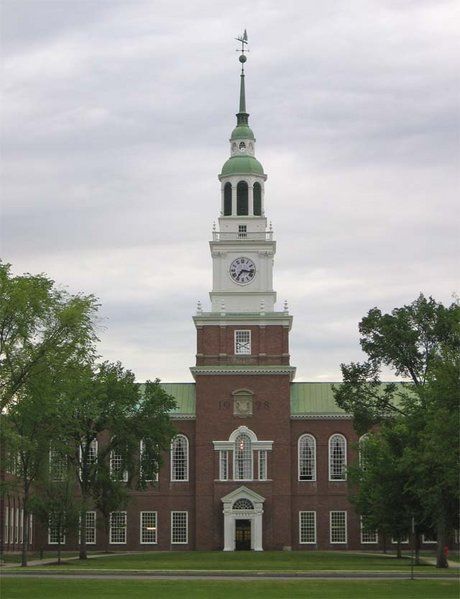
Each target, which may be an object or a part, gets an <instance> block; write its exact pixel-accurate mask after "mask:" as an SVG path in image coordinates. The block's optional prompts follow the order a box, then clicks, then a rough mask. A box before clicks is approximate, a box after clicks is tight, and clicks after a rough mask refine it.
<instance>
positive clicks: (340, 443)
mask: <svg viewBox="0 0 460 599" xmlns="http://www.w3.org/2000/svg"><path fill="white" fill-rule="evenodd" d="M346 465H347V441H346V439H345V437H344V436H343V435H332V437H330V439H329V480H347V472H346Z"/></svg>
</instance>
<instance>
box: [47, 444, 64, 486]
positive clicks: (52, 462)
mask: <svg viewBox="0 0 460 599" xmlns="http://www.w3.org/2000/svg"><path fill="white" fill-rule="evenodd" d="M66 469H67V460H66V457H65V456H63V455H62V453H60V452H59V451H57V450H56V449H53V448H52V447H51V448H50V451H49V475H50V479H51V480H52V481H53V482H62V481H63V480H64V478H65V474H66Z"/></svg>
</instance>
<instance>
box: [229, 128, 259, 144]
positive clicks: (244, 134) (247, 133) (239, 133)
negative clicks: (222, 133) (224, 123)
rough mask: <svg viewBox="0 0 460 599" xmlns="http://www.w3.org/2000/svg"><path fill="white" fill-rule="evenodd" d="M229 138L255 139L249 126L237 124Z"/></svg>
mask: <svg viewBox="0 0 460 599" xmlns="http://www.w3.org/2000/svg"><path fill="white" fill-rule="evenodd" d="M230 139H231V141H233V140H234V139H255V137H254V133H253V132H252V129H251V127H249V126H248V125H237V126H236V127H235V128H234V129H233V131H232V136H231V138H230Z"/></svg>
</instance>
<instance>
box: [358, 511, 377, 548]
mask: <svg viewBox="0 0 460 599" xmlns="http://www.w3.org/2000/svg"><path fill="white" fill-rule="evenodd" d="M365 518H366V517H365V516H360V518H359V524H360V531H359V532H360V542H361V545H375V544H376V543H378V542H379V533H378V532H377V531H376V530H372V531H365V530H364V520H365ZM366 535H369V536H371V535H373V539H374V540H373V541H369V540H367V541H365V538H366Z"/></svg>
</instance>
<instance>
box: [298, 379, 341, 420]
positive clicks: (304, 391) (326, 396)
mask: <svg viewBox="0 0 460 599" xmlns="http://www.w3.org/2000/svg"><path fill="white" fill-rule="evenodd" d="M337 384H338V383H291V415H292V416H297V415H299V416H300V415H302V414H324V415H328V414H345V413H346V412H345V411H344V410H342V409H341V408H339V407H338V406H337V404H336V403H335V400H334V395H333V394H332V388H333V386H334V385H337Z"/></svg>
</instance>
